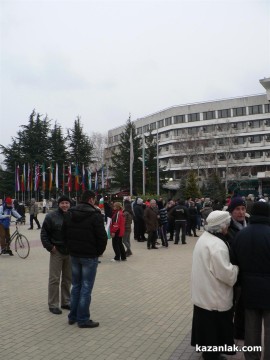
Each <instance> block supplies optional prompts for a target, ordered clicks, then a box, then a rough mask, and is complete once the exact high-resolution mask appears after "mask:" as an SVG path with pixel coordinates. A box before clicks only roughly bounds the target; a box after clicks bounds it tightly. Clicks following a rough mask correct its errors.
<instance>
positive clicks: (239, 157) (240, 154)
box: [232, 152, 246, 160]
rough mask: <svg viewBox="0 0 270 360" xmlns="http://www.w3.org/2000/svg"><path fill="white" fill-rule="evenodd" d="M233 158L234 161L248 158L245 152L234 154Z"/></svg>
mask: <svg viewBox="0 0 270 360" xmlns="http://www.w3.org/2000/svg"><path fill="white" fill-rule="evenodd" d="M232 157H233V158H234V160H243V159H245V157H246V154H245V153H244V152H237V153H233V154H232Z"/></svg>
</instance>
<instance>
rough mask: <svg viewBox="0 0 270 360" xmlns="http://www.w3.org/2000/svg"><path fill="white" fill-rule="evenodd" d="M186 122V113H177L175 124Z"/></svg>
mask: <svg viewBox="0 0 270 360" xmlns="http://www.w3.org/2000/svg"><path fill="white" fill-rule="evenodd" d="M184 122H185V115H176V116H175V117H174V123H175V124H181V123H184Z"/></svg>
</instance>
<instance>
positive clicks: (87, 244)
mask: <svg viewBox="0 0 270 360" xmlns="http://www.w3.org/2000/svg"><path fill="white" fill-rule="evenodd" d="M63 228H64V237H65V241H66V243H67V247H68V249H69V252H70V255H71V256H75V257H82V258H96V257H99V256H101V255H102V254H103V252H104V251H105V249H106V246H107V233H106V230H105V227H104V221H103V216H102V214H101V213H100V210H98V209H96V208H95V207H94V206H92V205H91V204H88V203H80V204H79V205H77V206H75V207H73V208H71V209H69V211H68V212H67V214H65V221H64V226H63Z"/></svg>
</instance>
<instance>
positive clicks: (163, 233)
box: [159, 224, 168, 246]
mask: <svg viewBox="0 0 270 360" xmlns="http://www.w3.org/2000/svg"><path fill="white" fill-rule="evenodd" d="M167 225H168V224H163V225H161V226H160V228H159V231H160V238H161V242H162V245H163V246H168V240H167Z"/></svg>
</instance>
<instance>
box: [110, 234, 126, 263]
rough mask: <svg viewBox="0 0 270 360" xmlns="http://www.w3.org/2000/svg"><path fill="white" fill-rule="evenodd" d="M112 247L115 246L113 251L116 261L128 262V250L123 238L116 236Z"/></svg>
mask: <svg viewBox="0 0 270 360" xmlns="http://www.w3.org/2000/svg"><path fill="white" fill-rule="evenodd" d="M112 246H113V251H114V253H115V257H114V260H118V261H119V260H120V259H121V260H126V258H127V256H126V250H125V248H124V245H123V241H122V238H121V237H119V236H118V235H115V236H114V237H113V238H112Z"/></svg>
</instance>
